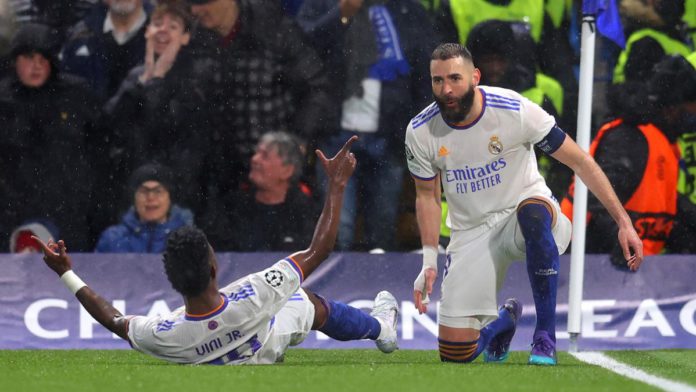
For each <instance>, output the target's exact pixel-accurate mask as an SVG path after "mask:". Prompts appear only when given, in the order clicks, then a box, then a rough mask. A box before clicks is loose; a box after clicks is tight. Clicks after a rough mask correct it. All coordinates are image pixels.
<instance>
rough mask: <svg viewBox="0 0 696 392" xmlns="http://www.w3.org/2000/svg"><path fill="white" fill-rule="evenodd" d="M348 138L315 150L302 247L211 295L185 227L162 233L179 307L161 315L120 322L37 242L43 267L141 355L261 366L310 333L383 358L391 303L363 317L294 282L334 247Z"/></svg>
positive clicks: (206, 249)
mask: <svg viewBox="0 0 696 392" xmlns="http://www.w3.org/2000/svg"><path fill="white" fill-rule="evenodd" d="M356 140H357V137H356V136H353V137H352V138H350V139H349V140H348V141H347V142H346V143H345V145H344V146H343V148H341V150H340V151H339V152H338V153H337V154H336V155H335V156H334V157H333V158H331V159H327V158H326V156H324V154H323V153H322V152H321V151H319V150H317V151H316V154H317V158H318V159H319V161H320V162H321V164H322V166H323V168H324V171H325V172H326V176H327V177H328V178H329V181H328V185H327V187H328V189H327V195H328V197H327V198H326V201H325V203H324V207H323V210H322V213H321V216H320V217H319V220H318V222H317V225H316V229H315V231H314V237H313V238H312V242H311V244H310V246H309V248H307V249H305V250H302V251H299V252H296V253H294V254H292V255H290V256H288V257H286V258H284V259H283V260H280V261H278V262H276V263H275V264H273V265H272V266H270V267H268V268H267V269H265V270H263V271H260V272H257V273H254V274H250V275H247V276H245V277H242V278H241V279H239V280H237V281H235V282H232V283H230V284H228V285H227V286H225V287H222V288H218V283H217V279H216V277H217V272H218V265H217V261H216V259H215V254H214V252H213V249H212V248H211V247H210V245H209V244H208V241H207V239H206V236H205V234H204V233H203V232H202V231H200V230H198V229H196V228H193V227H184V228H181V229H179V230H176V231H174V232H172V233H171V234H170V236H169V238H168V240H167V247H166V250H165V252H164V255H163V262H164V269H165V271H166V274H167V278H168V279H169V281H170V282H171V284H172V287H174V289H175V290H177V291H178V292H179V293H180V294H181V295H182V297H183V300H184V306H182V307H180V308H178V309H176V310H174V311H173V312H171V313H170V314H168V315H165V316H152V317H146V316H124V315H122V314H121V313H120V312H119V311H118V310H116V309H115V308H114V307H113V306H111V304H109V303H108V302H107V301H106V300H104V299H103V298H102V297H100V296H99V295H98V294H97V293H96V292H95V291H93V290H92V289H91V288H90V287H89V286H87V285H86V284H85V283H84V282H83V281H82V280H81V279H80V278H79V277H78V276H77V275H76V274H75V273H74V272H73V270H72V263H71V260H70V256H68V254H67V252H66V245H65V242H64V241H62V240H61V241H58V242H57V243H56V242H53V241H49V242H48V244H45V243H43V242H42V241H41V240H40V239H38V238H36V237H35V239H36V241H37V242H38V243H39V244H40V245H41V247H42V249H43V253H44V261H45V262H46V264H47V265H48V266H49V267H50V268H51V269H52V270H53V271H55V272H56V273H57V274H58V276H60V279H61V280H62V281H63V283H64V284H65V285H66V286H67V287H68V288H69V289H70V290H71V291H72V292H73V293H74V294H75V295H76V296H77V299H78V300H79V301H80V303H81V304H82V305H83V306H84V307H85V309H86V310H87V311H88V312H89V314H91V315H92V317H94V319H96V320H97V321H98V322H99V323H100V324H101V325H103V326H104V327H106V328H107V329H109V330H110V331H112V332H113V333H115V334H117V335H118V336H120V337H121V338H123V339H124V340H127V341H128V342H129V343H130V345H131V346H132V347H133V348H134V349H136V350H138V351H141V352H143V353H146V354H150V355H152V356H154V357H157V358H161V359H164V360H167V361H170V362H175V363H187V364H215V365H226V364H234V365H236V364H270V363H275V362H278V361H281V360H282V359H283V355H284V353H285V351H286V350H287V348H288V347H289V346H294V345H297V344H299V343H301V342H302V341H303V340H304V339H305V337H306V336H307V334H308V333H309V331H310V330H319V331H321V332H323V333H325V334H326V335H328V336H330V337H332V338H334V339H337V340H358V339H366V338H367V339H372V340H374V341H375V342H376V344H377V347H378V348H379V349H380V350H381V351H382V352H385V353H390V352H392V351H394V350H396V349H397V335H396V320H397V313H398V307H397V302H396V299H395V298H394V296H392V295H391V294H390V293H389V292H386V291H382V292H380V293H379V294H377V297H376V298H375V304H374V308H373V310H372V312H371V313H370V314H369V315H368V314H366V313H364V312H362V311H361V310H359V309H356V308H353V307H350V306H348V305H345V304H343V303H340V302H334V301H330V300H327V299H325V298H323V297H321V296H319V295H317V294H314V293H312V292H310V291H308V290H305V289H302V288H301V287H300V285H301V284H302V281H303V280H304V279H305V278H306V277H307V276H309V275H310V274H311V273H312V272H313V271H314V270H315V269H316V268H317V267H318V266H319V265H320V264H321V263H322V262H323V261H324V260H325V259H326V258H327V257H328V256H329V254H330V252H331V250H332V249H333V246H334V243H335V241H336V233H337V231H338V223H339V215H340V211H341V204H342V202H343V191H344V188H345V186H346V183H347V182H348V179H349V178H350V176H351V175H352V173H353V171H354V170H355V165H356V160H355V157H354V155H353V154H352V153H351V152H350V148H351V145H352V144H353V143H354V142H355V141H356Z"/></svg>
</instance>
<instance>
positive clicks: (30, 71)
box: [15, 52, 51, 88]
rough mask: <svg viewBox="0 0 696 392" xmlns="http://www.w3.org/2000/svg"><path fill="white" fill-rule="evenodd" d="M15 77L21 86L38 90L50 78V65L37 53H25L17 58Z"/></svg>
mask: <svg viewBox="0 0 696 392" xmlns="http://www.w3.org/2000/svg"><path fill="white" fill-rule="evenodd" d="M15 69H16V72H17V77H18V78H19V81H20V82H22V84H23V85H25V86H27V87H31V88H39V87H41V86H43V85H44V83H46V80H48V77H49V76H51V63H50V62H49V61H48V59H47V58H46V57H44V56H43V55H42V54H39V53H35V52H34V53H26V54H20V55H19V56H17V60H16V61H15Z"/></svg>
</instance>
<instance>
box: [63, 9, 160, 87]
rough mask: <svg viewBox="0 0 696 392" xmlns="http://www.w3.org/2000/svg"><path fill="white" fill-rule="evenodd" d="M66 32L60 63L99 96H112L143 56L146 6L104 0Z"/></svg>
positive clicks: (141, 60)
mask: <svg viewBox="0 0 696 392" xmlns="http://www.w3.org/2000/svg"><path fill="white" fill-rule="evenodd" d="M104 3H105V4H98V5H97V6H95V7H94V8H93V9H92V10H91V12H90V14H89V15H87V17H85V18H84V19H83V20H82V21H80V22H79V23H78V24H76V25H75V26H74V27H73V28H72V29H71V30H70V32H69V34H68V39H67V42H65V45H64V46H63V50H62V53H61V66H62V68H63V69H64V70H65V71H67V72H70V73H74V74H76V75H79V76H81V77H83V78H85V79H86V80H87V82H88V83H89V85H90V87H91V88H92V90H93V91H94V92H95V93H96V94H97V95H98V96H99V97H100V98H102V99H107V98H109V97H110V96H112V95H113V94H114V93H115V92H116V89H118V86H119V85H120V84H121V82H122V81H123V79H124V78H125V77H126V75H127V74H128V71H130V70H131V69H132V68H133V67H135V66H136V65H138V64H140V63H142V62H143V58H144V56H145V28H146V26H147V17H148V9H146V8H145V7H143V0H105V1H104Z"/></svg>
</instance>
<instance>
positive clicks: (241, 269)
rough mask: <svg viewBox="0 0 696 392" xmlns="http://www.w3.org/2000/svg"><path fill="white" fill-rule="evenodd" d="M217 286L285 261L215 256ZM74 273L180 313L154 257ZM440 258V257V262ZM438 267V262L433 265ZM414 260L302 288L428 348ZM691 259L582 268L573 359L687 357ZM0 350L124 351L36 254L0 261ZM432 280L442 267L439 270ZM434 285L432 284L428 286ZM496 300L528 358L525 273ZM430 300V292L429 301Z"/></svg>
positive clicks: (693, 325) (318, 342)
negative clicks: (626, 268) (515, 318)
mask: <svg viewBox="0 0 696 392" xmlns="http://www.w3.org/2000/svg"><path fill="white" fill-rule="evenodd" d="M218 256H219V258H218V261H219V266H220V275H219V282H220V283H221V284H226V283H227V282H231V281H232V280H235V279H236V278H238V277H240V276H243V275H245V274H248V273H251V272H255V271H258V270H261V269H262V268H264V267H267V266H269V265H271V264H272V263H273V262H275V261H277V260H279V259H281V258H283V257H285V256H286V255H285V254H280V253H230V254H219V255H218ZM72 257H73V261H74V267H75V271H76V272H77V273H78V274H79V275H80V277H81V278H82V279H83V280H84V281H85V282H86V283H87V284H88V285H90V286H91V287H92V288H94V289H95V291H97V292H98V293H99V294H101V295H102V296H103V297H104V298H106V299H107V300H109V301H112V303H113V304H114V306H115V307H116V308H118V309H120V310H121V312H123V313H124V314H154V313H157V312H166V311H168V310H170V309H175V308H177V307H179V306H181V305H182V304H183V302H182V300H181V297H180V296H179V295H178V294H177V293H176V292H175V291H174V290H173V289H172V288H171V287H170V285H169V282H168V281H167V278H166V276H165V275H164V270H163V266H162V262H161V260H160V256H159V255H136V254H125V255H97V254H74V255H72ZM441 259H442V257H441ZM442 261H443V260H440V262H442ZM568 264H569V259H568V257H567V256H563V257H562V258H561V272H560V277H559V289H558V301H557V302H558V326H557V330H558V338H559V349H560V350H566V349H567V346H568V341H567V333H565V332H564V331H565V328H566V316H567V311H568V306H567V302H568V301H567V296H568V269H569V268H568V267H569V265H568ZM420 265H421V260H420V256H419V255H415V254H409V253H387V254H383V255H370V254H364V253H334V254H333V255H332V256H331V257H330V259H329V260H327V261H326V262H324V264H323V265H322V266H321V267H320V268H319V269H318V270H317V271H316V272H315V273H314V274H313V275H312V276H310V277H309V279H307V281H306V282H305V284H304V286H305V287H307V288H309V289H311V290H313V291H315V292H317V293H319V294H322V295H325V296H327V297H329V298H332V299H336V300H339V301H342V302H346V303H349V304H351V305H353V306H356V307H360V308H364V309H365V310H366V311H369V309H370V308H371V307H372V300H373V298H374V296H375V295H376V294H377V292H379V291H380V290H389V291H391V292H392V293H394V295H395V296H396V297H397V299H398V300H399V302H400V305H401V306H400V311H401V315H400V320H399V340H400V342H399V343H400V347H401V348H402V349H431V350H435V349H437V339H436V335H437V313H436V307H435V306H431V307H429V313H428V314H425V315H419V314H418V311H417V310H416V309H415V307H414V305H413V298H412V296H413V289H412V287H413V279H414V278H415V277H416V275H417V274H418V271H419V269H420ZM695 267H696V257H694V256H653V257H648V258H647V260H646V261H645V262H644V263H643V266H642V267H641V270H640V271H639V272H638V273H626V272H623V271H618V270H616V269H615V268H614V267H612V266H611V264H610V262H609V259H608V256H605V255H588V256H587V259H586V262H585V287H584V301H583V306H582V307H583V325H582V331H583V333H582V336H581V338H580V341H579V345H580V348H581V349H583V350H612V349H659V348H691V349H694V348H696V285H694V281H695V280H696V271H695ZM0 268H1V269H0V270H2V271H3V274H2V276H1V277H0V307H1V308H2V310H3V313H4V314H3V317H2V318H0V349H82V348H86V349H127V348H129V346H128V343H126V342H125V341H123V340H121V339H119V338H117V337H115V336H113V335H112V334H111V333H110V332H109V331H107V330H106V329H104V328H103V327H102V326H100V325H98V324H97V323H96V322H95V321H94V320H93V319H92V318H91V316H89V314H87V312H86V311H85V310H84V309H82V307H81V306H80V305H79V302H78V301H77V300H76V299H75V297H74V296H72V295H71V294H70V292H69V291H68V290H66V289H65V287H64V286H63V285H62V284H61V282H60V281H59V279H58V278H57V277H56V275H55V273H53V271H51V270H49V269H48V268H46V267H45V265H44V264H43V261H42V260H41V258H40V257H39V256H38V255H36V254H21V255H9V254H4V255H0ZM440 271H442V268H440ZM438 282H439V281H438ZM503 287H504V289H503V290H502V291H501V293H500V295H499V296H498V299H499V301H502V300H503V299H505V298H506V297H511V296H515V297H517V298H519V299H520V300H521V301H522V302H523V303H524V304H525V305H526V306H525V311H524V313H523V315H522V318H521V321H520V325H519V326H518V329H517V331H518V332H517V335H516V336H515V338H514V339H513V341H512V349H513V350H525V351H526V350H528V349H529V344H530V342H531V336H532V333H533V330H534V318H535V314H534V306H533V299H532V294H531V290H530V288H529V280H528V278H527V272H526V269H525V266H524V265H523V264H522V263H514V264H513V265H512V267H511V268H510V270H509V271H508V275H507V282H505V284H504V285H503ZM438 297H439V286H437V285H436V289H435V292H434V295H433V300H437V298H438ZM300 347H303V348H374V344H373V342H371V341H364V342H336V341H333V340H330V339H328V338H326V337H325V336H323V335H322V334H320V333H316V332H312V334H310V336H309V337H308V338H307V339H306V340H305V341H304V343H303V344H302V345H301V346H300Z"/></svg>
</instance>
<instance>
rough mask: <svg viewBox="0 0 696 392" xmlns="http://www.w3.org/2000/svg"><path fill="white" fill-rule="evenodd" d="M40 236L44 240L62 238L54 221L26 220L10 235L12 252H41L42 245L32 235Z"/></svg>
mask: <svg viewBox="0 0 696 392" xmlns="http://www.w3.org/2000/svg"><path fill="white" fill-rule="evenodd" d="M32 236H34V237H39V238H41V240H43V241H49V240H53V241H55V239H56V238H60V232H59V231H58V228H57V227H56V225H55V224H53V222H50V221H46V220H37V221H31V222H25V223H23V224H21V225H20V226H19V227H17V228H15V229H14V230H13V231H12V235H10V253H35V252H41V247H40V246H39V244H37V243H36V241H34V239H32V238H31V237H32Z"/></svg>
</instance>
